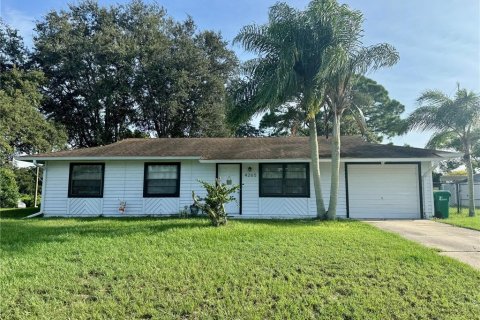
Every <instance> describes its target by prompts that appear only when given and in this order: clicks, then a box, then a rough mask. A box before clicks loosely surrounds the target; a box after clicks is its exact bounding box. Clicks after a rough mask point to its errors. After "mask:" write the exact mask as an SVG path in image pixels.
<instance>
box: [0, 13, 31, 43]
mask: <svg viewBox="0 0 480 320" xmlns="http://www.w3.org/2000/svg"><path fill="white" fill-rule="evenodd" d="M0 14H1V16H2V19H3V20H4V22H5V23H7V24H8V25H9V26H10V27H12V28H14V29H17V30H18V32H19V33H20V35H21V36H22V37H23V40H24V42H25V44H26V45H27V46H28V47H31V46H32V45H33V29H34V28H35V18H34V17H32V16H29V15H27V14H25V13H24V12H21V11H18V10H16V9H13V8H10V7H8V6H6V5H2V6H1V8H0Z"/></svg>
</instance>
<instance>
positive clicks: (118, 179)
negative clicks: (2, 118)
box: [42, 160, 433, 218]
mask: <svg viewBox="0 0 480 320" xmlns="http://www.w3.org/2000/svg"><path fill="white" fill-rule="evenodd" d="M148 162H151V161H148ZM168 162H171V161H168ZM46 165H47V166H46V167H47V170H46V175H45V180H44V181H45V186H44V197H43V199H42V202H43V203H42V208H43V212H44V213H45V215H47V216H89V215H90V216H97V215H100V214H103V215H106V216H115V215H116V216H119V215H120V214H119V213H118V206H119V201H120V200H124V201H126V203H127V207H126V212H125V215H162V214H164V215H170V214H176V213H178V212H179V211H180V210H181V209H183V208H184V207H185V206H189V205H191V204H192V198H191V193H192V190H194V191H195V193H197V194H199V195H200V196H204V195H205V191H204V189H203V188H202V186H201V185H200V183H199V182H198V180H205V181H209V182H213V181H214V179H215V164H214V163H199V162H198V161H197V160H184V161H181V184H180V197H179V198H143V173H144V161H106V162H105V182H104V183H105V186H104V197H103V198H100V199H98V198H97V199H88V198H87V199H85V198H83V199H82V198H68V175H69V162H67V161H48V162H47V164H46ZM249 167H251V168H252V170H251V172H249V171H248V168H249ZM320 169H321V177H322V179H321V183H322V191H323V197H324V201H325V205H326V206H327V208H328V198H329V194H330V192H329V191H330V164H329V163H321V164H320ZM422 179H423V195H424V197H423V205H424V209H425V214H426V216H431V215H432V214H433V196H432V190H433V187H432V185H433V184H432V177H431V163H430V162H423V163H422ZM242 182H243V189H242V217H245V218H271V217H277V218H301V217H315V216H316V203H315V191H314V186H313V179H312V174H311V170H310V198H267V197H265V198H260V197H259V196H258V195H259V185H258V183H259V166H258V164H257V163H244V164H243V165H242ZM337 216H338V217H340V218H342V217H346V193H345V167H344V164H343V163H342V165H341V167H340V185H339V193H338V211H337Z"/></svg>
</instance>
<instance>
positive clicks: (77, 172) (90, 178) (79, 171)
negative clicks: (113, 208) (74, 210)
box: [68, 163, 105, 198]
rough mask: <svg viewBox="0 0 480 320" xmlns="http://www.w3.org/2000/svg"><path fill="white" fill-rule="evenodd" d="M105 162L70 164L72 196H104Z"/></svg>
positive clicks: (69, 194) (70, 194)
mask: <svg viewBox="0 0 480 320" xmlns="http://www.w3.org/2000/svg"><path fill="white" fill-rule="evenodd" d="M104 168H105V166H104V164H103V163H92V164H90V163H89V164H81V163H72V164H71V165H70V179H69V192H68V196H69V197H70V198H101V197H103V172H104Z"/></svg>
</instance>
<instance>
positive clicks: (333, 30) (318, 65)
mask: <svg viewBox="0 0 480 320" xmlns="http://www.w3.org/2000/svg"><path fill="white" fill-rule="evenodd" d="M268 18H269V21H268V23H267V24H265V25H249V26H246V27H244V28H242V30H241V31H240V33H239V34H238V36H237V37H236V38H235V40H234V42H235V43H241V44H242V45H243V47H244V48H245V49H246V50H247V51H251V52H253V53H256V54H257V55H258V58H255V59H252V60H250V61H248V62H247V63H246V64H245V66H244V71H245V74H244V77H243V78H241V79H240V80H239V81H238V82H237V84H238V83H240V85H239V86H238V89H237V90H236V91H235V97H234V99H233V100H234V104H237V105H238V104H240V107H241V108H240V110H241V112H240V115H242V116H243V118H244V119H245V118H249V117H250V116H252V115H253V114H255V113H260V112H264V111H267V110H269V109H272V108H274V107H278V106H280V105H283V104H294V105H296V106H297V108H298V109H299V110H301V111H302V112H303V113H304V114H305V116H306V120H307V122H308V124H309V136H310V139H309V141H310V149H311V163H312V173H313V181H314V186H315V196H316V205H317V216H318V217H319V218H324V217H325V205H324V202H323V197H322V190H321V184H320V166H319V157H318V142H317V129H316V121H315V115H316V114H317V113H318V112H319V110H320V108H321V107H322V106H323V105H324V104H325V97H324V96H323V92H324V90H323V85H324V83H325V81H324V79H323V71H324V70H325V69H326V67H325V63H326V62H328V63H333V62H334V61H333V60H330V61H329V60H327V59H326V54H327V52H328V50H329V48H337V47H351V46H352V43H354V42H356V41H357V39H358V37H359V35H360V32H361V31H360V30H361V21H362V15H361V14H360V13H359V12H358V11H352V10H350V9H349V8H348V6H346V5H339V4H338V3H337V2H336V1H335V0H314V1H312V2H311V3H310V4H309V6H308V7H307V9H306V10H305V11H298V10H296V9H294V8H292V7H290V6H288V5H287V4H285V3H277V4H275V5H274V6H273V7H271V8H270V11H269V17H268ZM330 69H333V68H330ZM237 118H238V114H237Z"/></svg>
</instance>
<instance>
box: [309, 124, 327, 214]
mask: <svg viewBox="0 0 480 320" xmlns="http://www.w3.org/2000/svg"><path fill="white" fill-rule="evenodd" d="M308 121H309V126H310V128H309V130H310V137H309V141H310V150H311V153H310V158H311V163H312V176H313V185H314V187H315V200H316V204H317V218H320V219H325V204H324V203H323V195H322V184H321V181H320V163H319V158H318V141H317V123H316V121H315V117H312V118H311V119H309V120H308Z"/></svg>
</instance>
